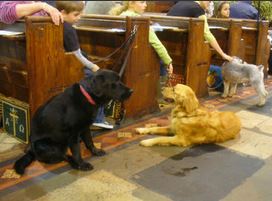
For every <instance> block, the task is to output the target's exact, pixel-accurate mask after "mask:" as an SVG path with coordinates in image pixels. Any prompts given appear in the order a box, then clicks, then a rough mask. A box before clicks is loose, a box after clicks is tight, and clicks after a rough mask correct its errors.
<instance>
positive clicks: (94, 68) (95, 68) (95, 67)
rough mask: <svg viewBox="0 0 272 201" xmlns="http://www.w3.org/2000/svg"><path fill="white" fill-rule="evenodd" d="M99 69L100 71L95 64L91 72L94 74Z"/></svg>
mask: <svg viewBox="0 0 272 201" xmlns="http://www.w3.org/2000/svg"><path fill="white" fill-rule="evenodd" d="M99 69H100V68H99V66H98V65H96V64H95V65H94V66H93V67H92V71H93V72H96V71H98V70H99Z"/></svg>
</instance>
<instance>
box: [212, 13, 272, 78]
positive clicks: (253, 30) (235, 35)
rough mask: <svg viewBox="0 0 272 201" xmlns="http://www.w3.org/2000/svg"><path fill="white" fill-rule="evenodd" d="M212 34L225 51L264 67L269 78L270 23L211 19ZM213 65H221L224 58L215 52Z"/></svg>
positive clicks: (213, 53)
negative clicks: (268, 36)
mask: <svg viewBox="0 0 272 201" xmlns="http://www.w3.org/2000/svg"><path fill="white" fill-rule="evenodd" d="M208 23H209V26H210V29H211V32H212V33H213V34H214V36H215V37H216V39H217V41H218V43H219V45H220V46H221V48H222V49H223V51H225V52H227V53H228V54H229V55H232V56H239V57H240V58H242V59H243V60H245V61H246V62H248V63H254V64H258V65H259V64H262V65H264V67H265V68H264V74H265V76H267V67H268V58H269V41H268V39H267V34H268V21H260V22H259V23H258V21H256V20H240V19H215V18H209V19H208ZM212 55H213V56H212V63H213V64H217V65H221V64H222V63H223V60H222V58H221V57H220V56H219V55H218V54H217V53H216V52H215V51H214V50H213V51H212Z"/></svg>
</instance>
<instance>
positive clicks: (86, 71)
mask: <svg viewBox="0 0 272 201" xmlns="http://www.w3.org/2000/svg"><path fill="white" fill-rule="evenodd" d="M83 70H84V77H85V78H86V77H92V76H93V72H92V71H91V70H90V69H88V68H86V67H84V69H83ZM103 122H105V114H104V107H103V106H101V107H99V108H98V112H97V115H96V118H95V120H94V123H103Z"/></svg>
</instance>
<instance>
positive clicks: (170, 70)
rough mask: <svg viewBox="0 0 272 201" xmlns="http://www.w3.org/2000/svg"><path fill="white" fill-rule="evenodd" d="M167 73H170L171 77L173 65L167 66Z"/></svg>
mask: <svg viewBox="0 0 272 201" xmlns="http://www.w3.org/2000/svg"><path fill="white" fill-rule="evenodd" d="M167 72H168V74H169V75H171V74H172V73H173V65H172V63H170V64H169V65H168V66H167Z"/></svg>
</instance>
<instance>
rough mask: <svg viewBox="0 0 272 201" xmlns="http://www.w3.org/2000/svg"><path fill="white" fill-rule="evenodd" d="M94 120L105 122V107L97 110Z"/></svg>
mask: <svg viewBox="0 0 272 201" xmlns="http://www.w3.org/2000/svg"><path fill="white" fill-rule="evenodd" d="M94 122H95V123H104V122H105V114H104V107H99V108H98V112H97V115H96V118H95V120H94Z"/></svg>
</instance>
